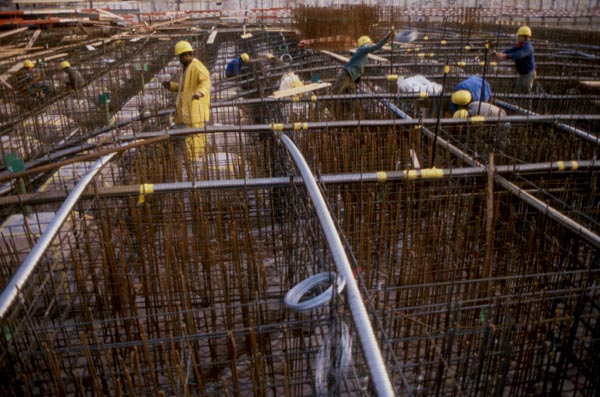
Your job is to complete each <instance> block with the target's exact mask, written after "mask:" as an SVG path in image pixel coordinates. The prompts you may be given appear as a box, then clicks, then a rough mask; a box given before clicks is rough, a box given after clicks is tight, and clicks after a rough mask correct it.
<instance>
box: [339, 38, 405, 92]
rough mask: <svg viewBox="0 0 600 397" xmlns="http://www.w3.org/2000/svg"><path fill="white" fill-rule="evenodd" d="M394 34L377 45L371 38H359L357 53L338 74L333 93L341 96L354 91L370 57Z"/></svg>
mask: <svg viewBox="0 0 600 397" xmlns="http://www.w3.org/2000/svg"><path fill="white" fill-rule="evenodd" d="M393 33H394V32H393V31H391V32H389V33H388V35H387V36H385V37H384V38H382V39H381V40H379V41H378V42H377V43H376V44H373V40H371V38H370V37H369V36H361V37H359V38H358V43H357V44H358V48H357V49H356V52H355V53H354V55H352V57H351V58H350V60H349V61H348V62H347V63H346V64H345V65H344V68H343V69H342V71H341V72H340V73H339V74H338V77H337V79H336V81H335V83H333V86H332V87H331V92H332V93H334V94H336V95H339V94H343V93H347V92H351V91H353V90H354V89H355V88H356V85H357V84H358V83H359V82H360V79H361V77H362V76H363V74H364V73H365V66H366V64H367V60H368V58H367V57H368V55H369V54H370V53H372V52H375V51H377V50H378V49H380V48H381V47H383V45H384V44H385V43H386V42H387V40H388V39H389V38H390V37H392V35H393Z"/></svg>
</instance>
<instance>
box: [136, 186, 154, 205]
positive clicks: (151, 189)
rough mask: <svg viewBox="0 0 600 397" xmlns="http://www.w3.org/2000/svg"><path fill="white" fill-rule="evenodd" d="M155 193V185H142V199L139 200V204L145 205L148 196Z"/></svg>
mask: <svg viewBox="0 0 600 397" xmlns="http://www.w3.org/2000/svg"><path fill="white" fill-rule="evenodd" d="M152 193H154V184H153V183H142V184H141V185H140V197H139V198H138V204H144V202H145V201H146V194H152Z"/></svg>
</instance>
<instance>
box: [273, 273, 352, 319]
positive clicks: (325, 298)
mask: <svg viewBox="0 0 600 397" xmlns="http://www.w3.org/2000/svg"><path fill="white" fill-rule="evenodd" d="M333 280H335V281H334V282H333V283H332V284H331V285H330V286H329V288H327V289H326V290H325V291H324V292H323V293H321V294H319V295H318V296H315V297H314V298H311V299H308V300H305V301H304V302H300V300H301V299H302V297H303V296H304V295H305V294H306V293H307V292H308V291H310V290H311V289H313V288H314V287H316V286H317V285H320V284H323V283H324V282H326V281H333ZM333 285H337V293H338V294H341V293H342V291H343V290H344V287H345V286H346V280H345V279H344V278H343V277H342V276H341V275H338V276H337V278H336V273H335V272H323V273H318V274H315V275H314V276H311V277H309V278H307V279H304V280H303V281H301V282H300V283H298V284H296V285H295V286H294V287H293V288H292V289H291V290H289V291H288V292H287V294H285V297H284V298H283V301H284V302H285V305H286V306H287V307H289V308H290V309H292V310H295V311H297V312H304V311H307V310H311V309H314V308H317V307H319V306H323V305H324V304H326V303H327V302H329V301H330V300H331V298H332V292H333Z"/></svg>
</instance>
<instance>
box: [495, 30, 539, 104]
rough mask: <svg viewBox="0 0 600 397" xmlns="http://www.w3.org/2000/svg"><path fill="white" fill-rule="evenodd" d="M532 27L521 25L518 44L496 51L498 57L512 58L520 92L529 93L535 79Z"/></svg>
mask: <svg viewBox="0 0 600 397" xmlns="http://www.w3.org/2000/svg"><path fill="white" fill-rule="evenodd" d="M530 37H531V29H530V28H529V27H528V26H521V27H520V28H519V29H518V30H517V44H516V45H515V46H514V47H512V48H509V49H508V50H504V51H502V52H497V53H496V58H498V59H512V60H513V61H515V66H516V68H517V73H518V77H517V83H516V87H515V90H516V91H517V92H520V93H524V94H529V93H531V89H532V88H533V82H534V81H535V77H536V73H535V58H534V56H533V46H532V45H531V42H530V41H529V38H530Z"/></svg>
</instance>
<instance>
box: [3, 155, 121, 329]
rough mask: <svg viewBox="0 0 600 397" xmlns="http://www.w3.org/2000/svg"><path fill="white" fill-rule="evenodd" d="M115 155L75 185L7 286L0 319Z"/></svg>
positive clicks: (95, 166) (104, 160)
mask: <svg viewBox="0 0 600 397" xmlns="http://www.w3.org/2000/svg"><path fill="white" fill-rule="evenodd" d="M114 155H116V153H111V154H109V155H107V156H104V157H102V158H101V159H99V160H98V161H96V163H95V164H94V165H93V166H92V168H91V169H90V171H89V172H88V173H87V174H85V175H84V176H83V177H82V178H81V180H80V181H79V183H77V185H75V187H74V188H73V190H72V191H71V193H70V194H69V196H68V197H67V199H66V200H65V202H64V203H63V205H61V207H60V208H59V209H58V211H57V212H56V215H55V217H54V219H52V222H50V224H49V225H48V228H47V229H46V231H45V232H44V233H43V235H42V237H41V238H40V239H39V240H38V242H37V243H36V244H35V246H34V247H33V249H32V250H31V252H30V253H29V255H27V257H26V258H25V260H24V261H23V263H22V264H21V266H20V267H19V269H18V270H17V272H16V273H15V275H14V276H13V277H12V279H11V280H10V281H9V282H8V284H7V285H6V288H4V291H2V295H0V318H3V317H4V315H5V314H6V311H7V310H8V308H9V307H10V305H12V303H13V302H14V301H15V299H16V298H17V294H18V292H19V290H21V289H22V288H23V285H25V283H26V282H27V280H28V279H29V276H30V275H31V273H32V272H33V270H34V269H35V268H36V266H37V264H38V262H39V260H40V258H41V257H42V255H43V254H44V253H45V252H46V250H47V249H48V247H49V246H50V243H51V242H52V240H53V239H54V237H55V236H56V233H58V231H59V229H60V227H61V226H62V224H63V223H64V222H65V220H66V219H67V217H68V216H69V214H70V213H71V210H72V209H73V207H74V206H75V204H77V201H78V200H79V197H80V196H81V194H82V193H83V191H84V190H85V188H86V187H87V185H88V184H89V183H90V182H91V181H92V179H93V178H94V176H96V174H97V173H98V172H99V171H100V170H101V169H102V167H103V166H104V165H105V164H106V163H108V162H109V161H110V159H111V158H112V157H113V156H114Z"/></svg>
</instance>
